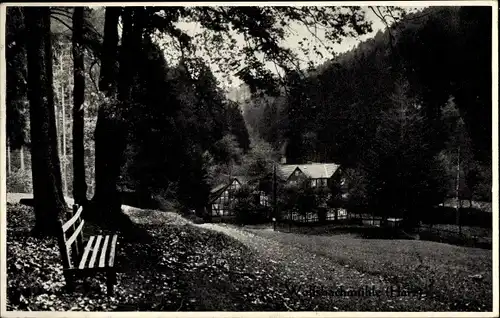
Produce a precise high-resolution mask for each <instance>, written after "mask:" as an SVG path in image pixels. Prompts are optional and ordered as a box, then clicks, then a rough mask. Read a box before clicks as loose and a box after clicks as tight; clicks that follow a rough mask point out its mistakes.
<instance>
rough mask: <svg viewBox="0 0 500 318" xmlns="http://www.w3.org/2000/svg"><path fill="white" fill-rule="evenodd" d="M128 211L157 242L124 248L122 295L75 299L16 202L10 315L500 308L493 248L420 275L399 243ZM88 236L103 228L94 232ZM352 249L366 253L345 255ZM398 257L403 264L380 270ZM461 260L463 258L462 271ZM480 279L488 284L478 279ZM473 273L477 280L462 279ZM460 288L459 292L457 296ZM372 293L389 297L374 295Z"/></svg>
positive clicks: (90, 290) (10, 216) (27, 211)
mask: <svg viewBox="0 0 500 318" xmlns="http://www.w3.org/2000/svg"><path fill="white" fill-rule="evenodd" d="M126 214H127V215H128V216H129V217H130V219H131V220H132V221H133V222H134V223H136V224H137V226H138V227H140V228H142V229H144V230H146V231H147V233H148V234H149V238H148V239H147V240H142V241H130V242H126V241H122V243H121V244H120V245H119V255H118V259H117V262H118V265H119V266H120V271H121V272H120V274H119V277H118V285H117V288H116V295H115V296H114V297H107V296H106V294H105V293H106V289H105V286H104V279H102V278H101V280H99V279H94V280H90V281H87V282H86V283H85V284H81V286H80V287H79V289H78V290H77V291H76V292H75V293H73V294H68V293H66V292H65V291H64V289H63V286H64V281H63V277H62V266H61V265H60V257H59V251H58V249H57V245H56V242H54V241H52V240H49V239H45V240H40V239H35V238H32V237H30V236H29V229H30V228H31V226H32V225H33V221H34V220H33V212H32V210H31V208H29V207H25V206H22V205H19V204H9V205H8V213H7V266H8V267H7V274H8V276H7V279H8V282H7V284H8V286H7V295H8V306H7V309H8V310H32V311H33V310H88V311H94V310H97V311H103V310H104V311H116V310H118V311H126V310H142V311H150V310H151V311H192V310H193V311H194V310H203V311H211V310H216V311H245V310H258V311H270V310H272V311H288V310H319V311H351V310H362V311H393V310H403V311H406V310H410V311H413V310H418V311H420V310H425V311H433V310H438V311H439V310H472V311H478V310H481V311H489V310H491V306H492V304H491V292H490V290H491V275H490V274H489V273H490V272H491V265H489V264H490V262H491V256H490V253H489V251H477V250H472V249H464V250H463V251H464V252H463V256H462V257H458V258H453V259H451V258H450V259H448V258H449V257H450V255H452V254H453V253H455V252H454V251H453V250H451V249H454V248H455V247H452V246H441V245H439V246H440V248H441V249H442V250H443V255H442V257H441V259H439V258H436V257H435V256H434V255H433V256H432V257H434V258H435V259H432V260H429V259H426V258H425V257H427V256H424V258H423V265H422V264H421V265H420V267H421V269H419V270H421V271H422V273H421V274H418V275H417V276H415V275H413V274H414V273H415V272H416V271H417V270H416V269H406V270H405V271H401V272H398V271H400V270H401V269H402V268H404V267H405V266H407V265H406V264H408V262H409V263H413V260H411V259H408V260H407V261H405V260H406V259H407V257H409V256H408V255H409V253H408V251H406V250H405V248H403V247H400V246H401V245H400V242H397V241H384V242H377V241H373V253H372V254H370V253H367V252H366V250H367V249H368V250H369V248H368V247H367V246H369V244H372V243H360V244H368V245H367V246H363V247H362V248H358V249H356V248H354V247H355V246H356V245H355V244H354V245H352V244H353V243H352V242H350V243H349V242H347V241H346V243H345V246H344V245H342V244H343V243H340V242H337V243H334V244H336V245H333V246H334V249H331V250H329V249H328V248H327V245H328V244H330V243H329V242H327V241H325V242H320V243H319V245H314V244H311V245H307V244H306V242H300V239H299V236H297V239H295V236H294V239H293V240H292V241H293V243H291V238H287V237H286V235H284V234H277V233H272V232H270V231H267V232H266V230H259V232H258V233H250V232H249V231H244V230H240V229H236V228H231V227H223V226H216V225H200V226H196V225H193V224H191V223H189V222H188V221H186V220H185V219H183V218H181V217H179V216H178V215H176V214H175V213H165V212H156V211H143V210H134V209H131V210H127V212H126ZM204 227H205V228H204ZM88 231H94V232H97V231H99V229H97V228H93V227H91V226H90V227H89V229H88ZM384 244H385V245H384ZM427 244H431V245H430V246H432V243H427ZM315 246H316V247H315ZM321 246H323V247H321ZM322 248H323V249H322ZM384 249H387V253H388V254H387V256H386V258H387V259H386V261H385V263H381V264H379V267H378V269H377V267H375V266H374V265H373V264H375V263H378V262H380V261H381V257H382V256H380V255H379V254H381V253H382V251H383V250H384ZM448 249H450V250H448ZM450 251H451V252H450ZM349 253H352V255H360V256H359V257H357V256H352V257H348V256H346V255H347V254H349ZM359 253H365V254H359ZM335 255H337V256H335ZM361 255H364V256H363V258H366V262H367V264H366V266H362V265H361V263H360V262H362V260H361V259H362V257H361ZM467 255H469V256H467ZM429 257H430V256H429ZM390 260H394V262H395V263H396V265H394V266H393V267H389V268H388V269H387V270H385V271H383V270H381V268H385V267H386V266H387V264H389V263H390V262H389V261H390ZM401 260H403V261H401ZM453 262H457V263H456V265H455V267H453V266H452V265H451V263H453ZM397 264H399V265H397ZM413 265H414V266H417V265H419V264H413ZM426 266H427V267H426ZM436 268H437V269H438V272H441V271H445V270H446V271H450V270H453V269H454V268H455V269H456V271H455V272H453V271H451V272H450V273H449V275H445V276H441V277H435V282H434V284H433V285H429V284H427V283H426V282H419V280H421V279H423V277H424V276H425V273H426V271H428V273H430V274H431V273H433V272H434V269H436ZM388 272H391V273H393V274H394V276H397V279H395V278H394V277H391V275H388ZM476 274H480V275H481V276H480V278H472V275H476ZM398 275H399V276H398ZM456 275H458V276H456ZM469 275H470V276H471V278H470V279H466V280H463V278H464V277H468V276H469ZM477 277H479V276H477ZM400 282H404V284H400V286H399V287H401V291H402V290H403V289H405V290H406V291H405V292H397V293H393V294H392V295H390V294H386V293H385V292H383V291H385V290H386V289H387V288H391V286H393V288H394V286H396V285H398V283H400ZM359 288H364V289H365V295H364V296H363V295H353V294H348V292H349V290H353V289H359ZM411 289H413V291H412V290H411ZM455 289H456V290H457V293H450V290H455ZM370 290H371V291H382V292H381V293H380V294H378V295H370V294H369V293H370ZM443 295H450V296H449V297H444V296H443Z"/></svg>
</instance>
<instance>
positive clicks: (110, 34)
mask: <svg viewBox="0 0 500 318" xmlns="http://www.w3.org/2000/svg"><path fill="white" fill-rule="evenodd" d="M121 11H122V9H121V8H119V7H108V8H106V15H105V22H104V39H103V52H102V55H101V71H100V79H99V89H100V90H101V91H102V92H104V93H105V94H106V96H107V97H110V98H111V99H114V95H115V88H116V72H115V67H116V64H117V54H118V20H119V17H120V14H121ZM111 108H113V105H109V104H103V105H100V107H99V111H98V114H97V123H96V128H95V172H94V173H95V188H94V196H93V198H92V203H93V206H94V209H93V211H94V213H97V216H102V214H109V213H112V214H114V213H116V212H120V209H121V200H120V197H119V194H118V191H117V185H116V183H117V180H118V179H119V176H120V168H121V167H120V163H121V157H122V155H123V151H124V146H123V144H124V138H123V137H122V136H121V135H122V133H121V132H120V125H119V124H118V122H117V120H116V119H113V118H112V116H111V115H112V112H113V111H112V110H110V109H111Z"/></svg>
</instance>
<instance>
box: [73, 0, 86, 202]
mask: <svg viewBox="0 0 500 318" xmlns="http://www.w3.org/2000/svg"><path fill="white" fill-rule="evenodd" d="M83 9H84V8H83V7H75V9H74V12H73V65H74V68H73V72H74V74H73V76H74V86H73V198H74V199H75V202H77V203H78V204H86V203H87V183H86V181H85V149H84V138H83V136H84V109H83V101H84V99H85V75H84V67H85V66H84V62H83V47H82V38H83Z"/></svg>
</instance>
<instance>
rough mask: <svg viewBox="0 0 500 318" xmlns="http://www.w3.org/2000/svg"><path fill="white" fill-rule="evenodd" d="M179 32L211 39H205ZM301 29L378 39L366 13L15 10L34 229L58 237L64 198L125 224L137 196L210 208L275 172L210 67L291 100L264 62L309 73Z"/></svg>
mask: <svg viewBox="0 0 500 318" xmlns="http://www.w3.org/2000/svg"><path fill="white" fill-rule="evenodd" d="M386 10H390V9H386ZM178 22H188V23H189V22H191V23H199V24H200V25H201V26H202V27H203V28H204V30H205V31H204V32H203V34H202V36H201V37H200V36H191V35H189V34H187V33H186V32H185V31H184V30H182V29H180V28H179V27H178V26H177V23H178ZM292 23H301V24H303V25H305V26H306V27H307V26H312V25H316V24H318V23H320V24H322V25H325V28H326V30H327V31H326V33H325V34H326V37H327V39H330V40H331V41H336V42H339V41H341V40H342V38H344V37H347V36H357V35H362V34H365V33H367V32H369V31H371V23H370V22H368V21H366V19H365V11H363V10H362V9H361V8H360V7H325V8H320V7H300V8H299V7H266V8H264V7H262V8H261V7H216V8H212V7H147V8H144V7H124V8H121V7H108V8H98V7H92V8H87V7H77V8H70V7H40V8H38V7H37V8H32V7H26V8H24V7H23V8H21V7H9V8H8V10H7V34H6V40H7V43H8V45H7V46H6V47H7V50H6V51H7V52H6V54H7V61H8V63H7V95H8V96H7V105H8V107H7V137H8V138H7V139H8V153H9V160H10V159H12V157H11V156H10V153H11V152H16V151H17V150H19V149H21V150H23V149H29V153H30V157H31V160H30V163H29V164H27V165H25V164H24V162H25V161H24V159H23V161H22V164H21V165H17V167H18V169H12V167H15V166H16V165H15V164H14V165H13V164H12V162H9V163H8V164H9V173H10V175H9V178H8V179H9V182H8V183H9V188H10V189H9V191H15V189H16V188H23V189H22V190H23V191H26V192H30V191H31V190H32V192H33V195H34V211H35V216H36V226H35V228H34V233H38V234H49V235H52V234H54V233H55V232H54V231H57V222H56V220H57V219H58V217H57V216H58V215H62V214H64V211H65V203H64V202H65V199H64V195H67V196H72V197H73V198H74V199H75V201H76V202H77V203H79V204H83V205H86V206H87V208H86V209H85V211H87V212H86V213H87V214H88V215H87V216H86V217H89V218H94V219H96V220H103V219H107V220H109V221H112V220H113V219H114V218H115V217H116V216H117V215H119V212H120V211H121V209H120V206H121V203H122V199H123V198H124V197H125V196H126V194H127V193H129V192H133V193H134V194H135V195H138V196H139V197H140V198H141V199H142V198H144V199H146V200H150V199H153V200H154V201H156V202H158V201H164V203H166V202H170V203H172V202H173V203H174V204H178V206H179V207H180V208H182V209H186V210H195V211H198V212H199V211H200V210H202V209H203V207H204V206H205V205H206V203H207V197H208V194H209V190H210V188H211V187H212V186H213V185H214V184H217V182H218V180H217V179H219V178H225V175H227V174H234V173H241V172H245V173H247V174H250V175H252V174H253V175H254V176H258V175H259V174H260V175H268V171H269V167H270V166H271V165H272V163H273V162H274V161H273V160H275V159H276V158H275V157H273V156H272V155H273V154H274V151H273V149H272V148H271V147H270V146H269V145H268V144H267V143H266V142H265V141H263V140H261V139H260V138H254V137H252V138H250V135H249V132H248V131H247V127H246V125H245V121H244V119H243V117H242V112H241V109H240V105H238V104H237V103H234V102H232V101H230V100H228V99H227V97H226V94H225V92H224V91H223V90H222V89H221V88H220V85H219V83H218V81H217V80H216V77H215V76H214V74H213V73H212V70H211V69H210V67H209V66H208V65H209V64H210V63H216V64H218V65H219V68H220V69H223V70H224V72H226V73H227V74H231V75H233V76H236V77H238V78H239V79H241V80H242V81H244V82H245V83H247V84H248V85H249V87H250V88H251V89H252V91H253V92H254V93H255V92H258V91H259V90H260V91H262V90H264V91H265V92H269V93H271V92H277V91H279V89H280V86H281V84H283V82H282V81H280V80H279V78H278V77H277V74H273V73H272V72H270V71H269V70H268V69H266V68H265V66H264V61H263V60H262V59H261V58H262V56H263V57H265V59H266V61H272V62H274V63H275V65H279V67H281V68H282V69H283V70H285V71H290V70H292V69H294V68H296V66H297V65H296V63H295V61H296V52H293V51H292V50H290V49H288V48H286V47H285V46H283V42H284V41H285V39H286V37H287V32H286V28H288V27H289V26H290V24H292ZM235 35H240V36H243V38H244V39H245V40H246V44H247V45H246V46H244V47H240V46H238V45H237V40H236V39H235ZM200 41H201V42H200ZM169 49H170V50H174V51H177V52H178V53H179V54H180V58H179V59H177V60H175V61H174V60H171V59H168V58H167V56H168V51H169ZM199 49H204V50H205V51H206V56H205V55H204V58H203V59H201V58H200V57H199V56H197V55H196V54H194V52H196V50H199ZM302 49H304V47H302ZM30 173H31V175H32V178H31V179H32V181H31V182H26V176H27V175H29V174H30ZM18 190H19V189H18ZM89 196H90V197H89ZM111 224H112V225H113V226H119V224H118V223H117V222H111Z"/></svg>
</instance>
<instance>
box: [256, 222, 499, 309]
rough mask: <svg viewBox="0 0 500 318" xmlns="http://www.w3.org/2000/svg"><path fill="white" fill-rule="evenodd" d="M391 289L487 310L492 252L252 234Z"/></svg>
mask: <svg viewBox="0 0 500 318" xmlns="http://www.w3.org/2000/svg"><path fill="white" fill-rule="evenodd" d="M249 231H250V232H252V233H253V234H256V235H259V236H262V237H266V238H269V239H271V240H274V241H277V242H280V243H281V244H285V245H291V246H294V247H297V248H300V249H304V250H307V251H313V252H314V253H315V254H317V255H323V256H325V257H327V258H329V259H330V260H331V261H332V262H334V263H338V264H343V265H345V266H350V267H353V268H355V269H357V270H359V271H360V272H363V273H366V274H371V275H380V276H382V277H384V278H386V279H388V280H389V281H391V282H392V283H393V284H396V285H402V286H406V287H407V288H408V289H410V290H419V291H422V292H423V293H425V294H426V296H427V297H429V298H432V299H436V300H438V301H439V302H442V303H443V304H446V306H449V308H450V309H451V310H472V311H476V310H477V311H481V310H491V306H492V263H491V251H489V250H483V249H475V248H465V247H458V246H453V245H448V244H441V243H435V242H426V241H414V240H376V239H361V238H357V237H355V236H352V235H348V234H344V235H334V236H313V235H301V234H294V233H282V232H274V231H265V230H257V229H251V230H249Z"/></svg>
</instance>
